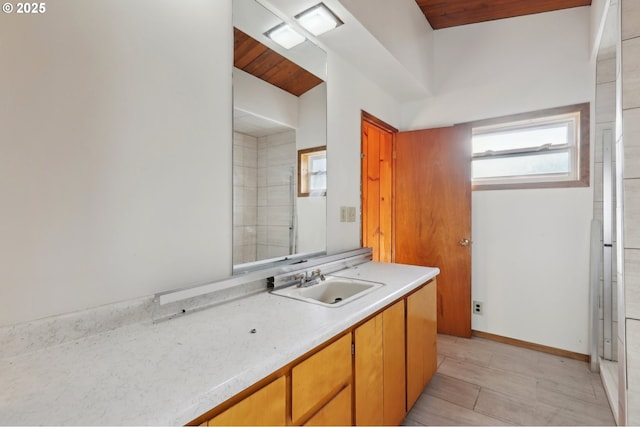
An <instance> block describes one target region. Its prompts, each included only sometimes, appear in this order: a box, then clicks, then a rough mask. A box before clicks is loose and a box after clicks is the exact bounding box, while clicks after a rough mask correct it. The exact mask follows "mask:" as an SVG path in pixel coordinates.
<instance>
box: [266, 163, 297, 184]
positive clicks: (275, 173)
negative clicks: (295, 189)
mask: <svg viewBox="0 0 640 427" xmlns="http://www.w3.org/2000/svg"><path fill="white" fill-rule="evenodd" d="M295 179H296V178H295V177H294V176H293V168H289V167H279V168H269V170H268V171H267V185H268V186H274V185H290V183H291V182H292V181H293V180H295Z"/></svg>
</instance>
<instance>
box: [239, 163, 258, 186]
mask: <svg viewBox="0 0 640 427" xmlns="http://www.w3.org/2000/svg"><path fill="white" fill-rule="evenodd" d="M243 170H244V186H245V187H257V186H258V169H257V168H252V167H244V168H243Z"/></svg>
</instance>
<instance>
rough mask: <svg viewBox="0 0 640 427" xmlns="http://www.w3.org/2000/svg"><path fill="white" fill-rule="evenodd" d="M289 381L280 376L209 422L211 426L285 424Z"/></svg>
mask: <svg viewBox="0 0 640 427" xmlns="http://www.w3.org/2000/svg"><path fill="white" fill-rule="evenodd" d="M286 386H287V381H286V378H285V377H280V378H278V379H276V380H274V381H273V382H271V383H269V384H267V385H266V386H264V387H262V388H261V389H260V390H258V391H256V392H255V393H253V394H252V395H250V396H248V397H246V398H245V399H243V400H241V401H240V402H238V403H236V404H235V405H233V406H232V407H231V408H229V409H227V410H226V411H224V412H222V413H221V414H220V415H218V416H216V417H214V418H212V419H211V420H209V421H208V422H207V425H209V426H278V425H279V426H284V425H285V424H286V398H287V391H286Z"/></svg>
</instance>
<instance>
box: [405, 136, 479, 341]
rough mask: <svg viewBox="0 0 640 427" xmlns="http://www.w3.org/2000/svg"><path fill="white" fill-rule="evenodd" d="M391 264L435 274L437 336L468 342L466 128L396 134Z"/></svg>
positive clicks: (468, 143) (468, 157)
mask: <svg viewBox="0 0 640 427" xmlns="http://www.w3.org/2000/svg"><path fill="white" fill-rule="evenodd" d="M394 216H395V236H394V246H395V250H394V255H395V261H396V262H398V263H404V264H414V265H425V266H431V267H438V268H440V275H439V276H438V332H440V333H444V334H450V335H457V336H461V337H470V336H471V247H470V240H471V128H470V127H469V126H468V125H458V126H453V127H448V128H438V129H426V130H418V131H412V132H400V133H398V134H397V135H396V160H395V210H394Z"/></svg>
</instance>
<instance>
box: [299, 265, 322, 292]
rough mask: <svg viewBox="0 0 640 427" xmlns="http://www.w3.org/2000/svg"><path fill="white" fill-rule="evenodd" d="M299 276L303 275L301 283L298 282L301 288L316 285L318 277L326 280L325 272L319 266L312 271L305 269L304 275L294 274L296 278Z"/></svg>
mask: <svg viewBox="0 0 640 427" xmlns="http://www.w3.org/2000/svg"><path fill="white" fill-rule="evenodd" d="M298 276H302V277H301V278H300V283H298V287H299V288H301V287H302V288H306V287H307V286H311V285H315V284H317V283H318V279H320V280H325V279H324V274H322V272H321V271H320V269H319V268H318V269H315V270H313V271H310V272H307V271H305V272H304V275H303V274H299V275H296V276H294V278H295V279H298Z"/></svg>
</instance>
